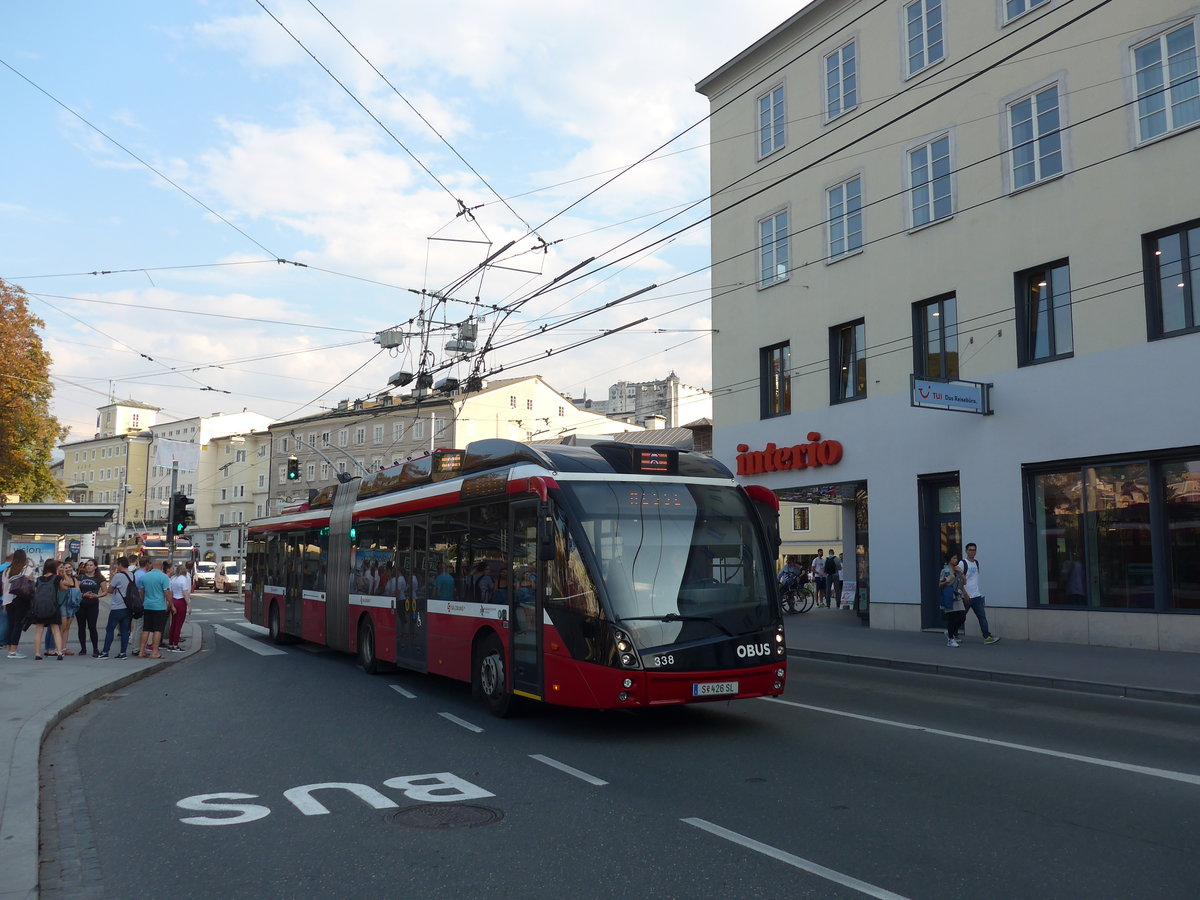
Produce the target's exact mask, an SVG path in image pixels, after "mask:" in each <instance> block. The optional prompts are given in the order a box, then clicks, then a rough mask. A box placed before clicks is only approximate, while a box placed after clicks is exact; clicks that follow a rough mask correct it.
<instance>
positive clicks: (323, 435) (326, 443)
mask: <svg viewBox="0 0 1200 900" xmlns="http://www.w3.org/2000/svg"><path fill="white" fill-rule="evenodd" d="M321 444H322V445H324V446H326V447H328V446H329V432H328V431H323V432H321Z"/></svg>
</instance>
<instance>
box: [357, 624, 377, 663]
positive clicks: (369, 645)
mask: <svg viewBox="0 0 1200 900" xmlns="http://www.w3.org/2000/svg"><path fill="white" fill-rule="evenodd" d="M358 664H359V665H360V666H362V670H363V671H364V672H366V673H367V674H368V675H378V674H379V671H380V666H379V657H378V656H376V655H375V626H374V625H373V624H372V623H371V620H370V619H369V618H366V617H364V618H363V620H362V621H361V622H359V624H358Z"/></svg>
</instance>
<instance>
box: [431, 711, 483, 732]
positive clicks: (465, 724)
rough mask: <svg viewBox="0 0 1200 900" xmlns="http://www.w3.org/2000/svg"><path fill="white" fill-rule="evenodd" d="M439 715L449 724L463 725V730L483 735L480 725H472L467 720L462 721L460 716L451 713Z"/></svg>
mask: <svg viewBox="0 0 1200 900" xmlns="http://www.w3.org/2000/svg"><path fill="white" fill-rule="evenodd" d="M438 715H439V716H441V717H442V718H443V719H445V720H446V721H448V722H453V723H454V724H455V725H461V726H462V727H463V728H465V729H467V731H473V732H475V733H476V734H483V729H482V728H480V727H479V726H478V725H472V724H471V723H470V722H468V721H467V720H466V719H460V718H459V717H458V716H455V715H452V714H450V713H438Z"/></svg>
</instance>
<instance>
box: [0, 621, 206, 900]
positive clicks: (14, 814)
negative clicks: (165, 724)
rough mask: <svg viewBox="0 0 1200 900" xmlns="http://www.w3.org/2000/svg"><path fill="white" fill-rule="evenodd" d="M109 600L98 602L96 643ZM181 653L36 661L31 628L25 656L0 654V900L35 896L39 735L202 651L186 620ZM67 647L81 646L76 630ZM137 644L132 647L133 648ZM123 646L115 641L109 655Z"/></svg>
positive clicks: (194, 625)
mask: <svg viewBox="0 0 1200 900" xmlns="http://www.w3.org/2000/svg"><path fill="white" fill-rule="evenodd" d="M107 620H108V603H107V601H102V602H101V605H100V646H101V647H103V646H104V623H105V622H106V621H107ZM181 640H182V641H183V646H184V647H185V648H186V649H185V651H184V652H183V653H167V652H166V651H163V656H164V658H163V659H161V660H159V659H134V658H133V657H132V656H131V657H130V658H129V659H115V658H109V659H93V658H92V657H91V655H90V651H89V655H88V656H68V657H66V658H65V659H64V660H63V661H62V662H59V661H58V658H57V657H47V658H46V659H43V660H41V661H38V660H35V659H34V658H33V657H34V648H33V629H32V628H31V629H29V631H27V632H25V633H24V634H23V635H21V645H20V648H19V649H20V652H22V653H24V654H25V656H26V658H25V659H8V658H7V653H4V654H3V656H0V767H3V769H4V770H7V775H6V776H3V775H0V779H3V780H0V872H2V873H4V874H3V878H0V900H18V898H19V900H32V898H36V897H37V896H38V860H39V842H38V792H39V780H40V779H39V774H38V759H39V756H40V754H41V748H42V740H43V739H44V738H45V736H46V735H47V734H49V733H50V731H51V729H53V728H54V727H55V726H56V725H57V724H58V723H59V722H61V721H62V720H63V719H65V718H66V717H67V716H69V715H70V714H71V713H73V712H74V711H75V710H77V709H79V708H80V707H81V706H83V705H84V704H86V703H87V702H88V701H90V700H93V699H95V698H96V697H99V696H103V695H104V694H107V693H110V692H112V691H115V690H119V689H120V688H122V687H124V686H125V685H127V684H131V683H133V682H135V681H140V680H141V679H142V678H146V677H147V676H149V675H152V674H154V673H155V672H157V671H160V670H161V669H163V668H164V667H165V666H170V665H174V664H175V663H178V662H179V661H180V660H183V659H187V658H188V657H190V656H191V655H192V654H193V653H196V652H198V651H199V650H200V642H201V630H200V625H199V624H198V623H197V622H195V621H194V620H188V621H185V622H184V624H183V631H182V633H181ZM67 646H68V647H69V648H71V649H72V650H74V651H76V652H77V653H78V652H79V642H78V638H77V636H76V635H75V634H72V635H71V636H70V639H69V640H68V641H67ZM133 649H136V646H131V647H130V650H131V651H132V650H133ZM119 650H120V640H119V638H117V639H116V640H114V646H113V649H112V650H111V651H110V653H111V654H112V656H113V657H115V655H116V653H117V652H119Z"/></svg>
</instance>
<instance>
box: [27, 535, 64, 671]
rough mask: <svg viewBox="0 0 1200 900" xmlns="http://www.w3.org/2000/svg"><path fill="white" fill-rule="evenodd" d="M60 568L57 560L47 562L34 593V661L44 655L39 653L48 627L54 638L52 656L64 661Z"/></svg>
mask: <svg viewBox="0 0 1200 900" xmlns="http://www.w3.org/2000/svg"><path fill="white" fill-rule="evenodd" d="M59 568H60V563H59V561H58V560H57V559H48V560H46V563H45V565H43V566H42V577H41V578H39V579H38V580H37V584H36V585H35V587H34V592H33V606H32V607H31V608H30V610H29V614H30V619H31V620H32V621H33V624H34V626H35V627H34V629H33V649H34V657H33V658H34V659H41V658H42V654H41V653H40V652H38V651H40V650H41V649H42V636H43V635H44V634H45V632H46V627H47V626H49V627H50V634H51V635H52V636H53V638H54V653H53V654H52V655H54V656H57V657H58V661H59V662H62V660H63V650H64V649H66V648H65V647H64V646H63V639H62V626H61V624H60V623H61V621H62V607H61V606H60V605H59V602H58V592H59V582H60V578H59Z"/></svg>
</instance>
